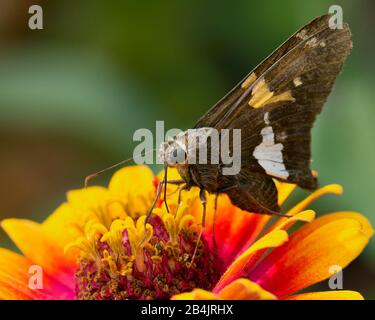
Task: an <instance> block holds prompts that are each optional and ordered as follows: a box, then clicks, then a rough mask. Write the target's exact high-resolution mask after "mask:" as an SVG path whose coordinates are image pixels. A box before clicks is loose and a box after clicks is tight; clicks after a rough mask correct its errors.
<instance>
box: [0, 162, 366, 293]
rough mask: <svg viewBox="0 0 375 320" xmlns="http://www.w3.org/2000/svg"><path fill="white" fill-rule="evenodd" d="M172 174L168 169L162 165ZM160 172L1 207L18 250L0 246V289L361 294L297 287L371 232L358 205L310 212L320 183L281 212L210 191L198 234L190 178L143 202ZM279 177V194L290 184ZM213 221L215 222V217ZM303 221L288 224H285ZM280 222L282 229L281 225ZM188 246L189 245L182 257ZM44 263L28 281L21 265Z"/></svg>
mask: <svg viewBox="0 0 375 320" xmlns="http://www.w3.org/2000/svg"><path fill="white" fill-rule="evenodd" d="M168 177H169V178H170V179H175V178H178V176H177V172H176V171H175V170H170V171H169V174H168ZM161 179H162V176H158V177H154V176H153V174H152V172H151V170H150V169H149V168H148V167H146V166H132V167H126V168H124V169H121V170H119V171H117V172H116V173H115V174H114V176H113V177H112V179H111V181H110V183H109V186H108V188H104V187H97V186H94V187H88V188H86V189H79V190H73V191H70V192H68V195H67V202H65V203H63V204H62V205H61V206H60V207H58V208H57V209H56V210H55V212H53V213H52V214H51V215H50V216H49V217H48V218H47V219H46V220H45V221H44V222H43V223H41V224H39V223H35V222H32V221H29V220H20V219H6V220H4V221H2V223H1V225H2V227H3V228H4V230H5V231H6V232H7V233H8V235H9V236H10V238H11V239H12V240H13V241H14V242H15V244H16V245H17V246H18V248H19V249H20V250H21V252H22V253H23V255H20V254H17V253H14V252H12V251H10V250H7V249H4V248H2V249H0V298H2V299H75V298H76V299H157V298H159V299H160V298H161V299H167V298H173V299H361V298H362V296H361V294H359V293H358V292H354V291H346V290H339V291H336V290H331V291H326V292H313V293H299V292H300V291H301V290H303V289H305V288H308V287H309V286H311V285H313V284H315V283H317V282H320V281H322V280H325V279H327V278H329V277H330V276H331V273H330V267H331V266H335V265H338V266H340V267H341V268H344V267H346V266H347V265H348V264H349V263H350V262H351V261H352V260H354V259H355V258H356V257H357V256H358V255H359V254H360V253H361V252H362V250H363V249H364V247H365V246H366V244H367V243H368V241H369V239H370V238H371V236H372V235H373V229H372V227H371V225H370V223H369V222H368V220H367V219H366V218H365V217H364V216H362V215H361V214H359V213H355V212H337V213H331V214H327V215H324V216H322V217H319V218H317V219H315V213H314V212H313V211H312V210H305V209H306V208H307V207H308V205H309V204H310V203H311V202H312V201H313V200H315V199H317V198H318V197H320V196H322V195H324V194H341V192H342V189H341V187H340V186H338V185H328V186H326V187H323V188H321V189H319V190H317V191H315V192H313V193H312V194H310V195H309V196H308V197H307V198H306V199H305V200H303V201H302V202H300V203H298V204H297V205H296V206H294V207H293V208H292V209H291V210H289V212H288V215H289V216H290V217H288V218H286V217H285V218H284V217H283V218H278V219H276V221H274V222H273V223H272V220H273V219H274V218H273V217H271V216H268V215H261V214H254V213H248V212H245V211H242V210H240V209H239V208H236V207H235V206H233V205H232V204H231V202H230V200H229V199H228V197H227V196H226V195H220V196H219V197H218V202H217V210H216V212H215V210H214V207H215V196H213V195H209V197H208V202H207V217H206V223H205V227H204V229H203V230H202V231H203V236H202V238H201V239H200V240H199V238H198V234H199V232H200V228H201V217H202V206H201V204H200V202H199V197H198V190H196V188H193V189H192V190H191V191H183V192H182V194H181V195H182V196H181V202H180V203H179V202H178V189H177V188H178V187H177V186H173V185H168V187H167V202H168V207H169V209H170V210H169V212H168V211H167V209H166V207H165V205H164V204H163V199H161V200H159V202H158V203H157V205H156V208H155V209H154V211H153V214H152V216H151V218H150V220H149V221H148V223H147V224H145V223H144V222H145V218H146V213H147V211H148V209H149V208H150V206H151V204H152V202H153V199H154V197H155V191H156V186H157V184H158V183H159V181H160V180H161ZM276 183H277V188H278V191H279V204H280V205H281V204H282V203H283V202H284V201H285V200H286V199H287V198H288V196H289V195H290V194H291V193H292V192H293V190H294V189H295V187H296V186H295V185H293V184H287V183H280V182H276ZM214 222H215V223H214ZM297 222H303V223H305V224H304V225H303V226H302V227H301V228H299V229H298V230H297V231H294V232H290V228H291V227H292V226H293V225H294V224H295V223H297ZM287 231H289V232H290V235H288V233H287ZM196 246H197V251H196V256H195V257H194V259H192V256H193V252H194V250H195V247H196ZM34 265H38V266H41V267H42V270H43V278H42V279H43V288H42V289H32V286H31V287H30V286H29V282H30V278H31V276H32V275H33V274H32V273H31V272H30V267H31V266H34Z"/></svg>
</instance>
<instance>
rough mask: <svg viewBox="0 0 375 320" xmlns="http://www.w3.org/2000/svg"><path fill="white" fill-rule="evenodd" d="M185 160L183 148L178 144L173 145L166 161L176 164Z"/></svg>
mask: <svg viewBox="0 0 375 320" xmlns="http://www.w3.org/2000/svg"><path fill="white" fill-rule="evenodd" d="M185 160H186V152H185V150H184V149H183V148H181V147H180V146H178V145H174V146H173V150H172V152H171V153H170V159H169V161H168V162H169V163H170V164H178V163H183V162H185Z"/></svg>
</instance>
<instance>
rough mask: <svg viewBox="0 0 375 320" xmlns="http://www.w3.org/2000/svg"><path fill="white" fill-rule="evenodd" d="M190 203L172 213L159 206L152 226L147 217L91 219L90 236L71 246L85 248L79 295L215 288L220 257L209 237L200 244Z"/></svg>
mask: <svg viewBox="0 0 375 320" xmlns="http://www.w3.org/2000/svg"><path fill="white" fill-rule="evenodd" d="M189 205H190V204H189V203H181V204H180V205H179V206H176V207H175V208H174V210H173V211H171V212H170V213H168V212H167V211H166V210H165V209H164V208H156V209H155V210H154V212H153V215H152V216H151V218H150V220H149V223H147V224H145V218H146V216H145V215H141V216H140V217H138V218H133V217H130V216H127V217H125V218H121V219H115V220H113V221H112V223H111V225H110V228H106V227H105V226H104V225H102V224H100V223H97V222H92V223H89V224H88V226H87V227H86V229H85V236H83V237H81V238H80V239H78V240H77V241H75V242H74V243H72V244H70V245H69V246H68V247H67V248H66V249H67V250H69V249H70V248H72V247H78V248H79V249H80V257H79V263H80V267H79V270H78V271H77V273H76V295H77V298H78V299H104V300H106V299H167V298H170V297H171V296H172V295H174V294H177V293H181V292H185V291H189V290H192V289H193V288H195V287H200V288H205V289H207V290H210V289H212V284H214V283H215V282H216V280H217V278H218V274H219V272H218V267H217V266H216V264H217V260H216V259H215V257H214V255H213V253H212V251H210V250H209V249H208V245H207V244H206V243H205V241H204V240H199V242H198V234H197V231H196V230H197V229H196V226H195V225H194V217H193V216H192V215H190V214H188V212H189ZM197 242H198V243H197ZM196 245H197V246H198V247H197V248H198V249H197V254H196V256H195V259H194V261H193V264H192V265H190V262H191V259H192V256H193V253H194V249H195V247H196Z"/></svg>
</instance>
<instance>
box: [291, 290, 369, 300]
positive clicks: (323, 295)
mask: <svg viewBox="0 0 375 320" xmlns="http://www.w3.org/2000/svg"><path fill="white" fill-rule="evenodd" d="M286 299H287V300H364V298H363V296H362V295H361V294H360V293H359V292H357V291H350V290H331V291H321V292H309V293H301V294H296V295H294V296H290V297H287V298H286Z"/></svg>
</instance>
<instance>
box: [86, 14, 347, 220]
mask: <svg viewBox="0 0 375 320" xmlns="http://www.w3.org/2000/svg"><path fill="white" fill-rule="evenodd" d="M330 17H331V15H324V16H321V17H318V18H316V19H315V20H313V21H312V22H310V23H309V24H308V25H306V26H305V27H303V28H302V29H300V30H299V31H297V32H296V33H295V34H294V35H293V36H291V37H290V38H289V39H288V40H287V41H286V42H285V43H284V44H282V45H281V46H280V47H279V48H278V49H277V50H275V51H274V52H273V53H272V54H271V55H270V56H269V57H268V58H266V59H265V60H264V61H263V62H262V63H261V64H260V65H258V66H257V67H256V68H255V69H254V70H253V71H251V72H250V73H249V74H248V75H247V76H246V77H245V78H244V79H243V80H242V81H240V82H239V83H238V84H237V85H236V86H235V87H234V88H233V89H232V90H231V91H230V92H229V93H228V94H227V95H226V96H225V97H224V98H222V99H221V100H220V101H219V102H218V103H216V104H215V105H214V106H213V107H212V108H211V109H210V110H209V111H208V112H207V113H206V114H205V115H204V116H203V117H202V118H201V119H199V121H198V123H197V124H196V125H195V127H194V130H193V134H192V135H191V134H190V135H189V134H188V131H187V132H183V133H181V134H179V135H178V136H176V137H175V138H174V139H172V140H169V141H167V142H165V143H163V145H162V147H161V149H160V151H159V156H160V158H161V159H162V160H163V162H164V165H165V177H164V181H162V182H161V183H160V184H159V187H158V190H157V197H156V199H155V201H154V204H153V205H152V207H151V209H150V211H149V213H148V218H149V216H150V215H151V213H152V210H153V208H154V206H155V204H156V203H157V201H158V199H159V197H160V194H161V192H162V189H163V185H166V184H167V183H172V184H177V185H182V187H181V188H180V192H181V190H184V189H185V190H186V189H189V188H191V187H193V186H196V187H198V188H200V190H201V191H200V198H201V201H202V203H203V207H204V211H203V222H202V223H204V215H205V203H206V191H207V192H209V193H213V194H216V195H217V194H220V193H225V194H227V195H228V196H229V198H230V199H231V201H232V203H233V204H234V205H236V206H237V207H239V208H241V209H243V210H246V211H249V212H256V213H264V214H277V215H280V208H279V206H278V202H277V190H276V186H275V183H274V181H273V179H277V180H280V181H285V182H290V183H295V184H297V185H299V186H300V187H302V188H305V189H308V190H314V189H316V188H317V186H318V183H317V179H316V177H314V175H313V174H312V172H311V169H310V161H311V150H310V140H311V133H310V131H311V128H312V126H313V123H314V120H315V118H316V116H317V115H318V114H319V113H320V111H321V110H322V107H323V104H324V102H325V101H326V99H327V97H328V95H329V93H330V92H331V89H332V86H333V83H334V81H335V79H336V77H337V75H338V74H339V72H340V70H341V68H342V66H343V63H344V61H345V59H346V57H347V55H348V53H349V51H350V48H351V47H352V41H351V33H350V30H349V27H348V25H347V24H343V26H342V28H341V29H332V28H330V25H329V20H330ZM223 129H227V130H229V132H230V131H235V130H236V129H237V130H240V132H241V141H240V144H241V148H240V154H239V155H235V154H233V151H234V147H235V146H234V145H233V143H232V144H231V145H230V148H229V153H231V154H232V156H234V157H235V156H239V157H240V159H241V166H240V170H239V171H238V172H237V173H236V174H234V175H226V174H223V169H224V168H225V167H226V164H225V163H223V162H222V161H219V162H218V163H212V161H211V162H210V160H212V154H210V150H211V151H212V150H215V146H212V141H211V140H210V138H212V137H211V136H210V135H211V133H212V132H221V130H223ZM196 137H198V138H199V137H205V138H207V140H206V143H203V146H204V147H207V148H206V149H207V150H208V152H209V154H208V155H207V158H208V162H207V163H202V162H201V161H199V159H198V161H196V162H194V163H191V162H189V161H188V159H189V155H188V150H190V149H191V146H190V147H189V146H188V143H189V141H190V139H191V138H196ZM224 138H228V137H226V136H224V135H223V134H221V133H220V135H219V140H223V139H224ZM227 140H228V141H229V140H230V139H227ZM219 142H221V141H219ZM200 146H202V143H201V144H199V143H198V144H196V148H197V149H199V147H200ZM212 147H213V148H212ZM189 148H190V149H189ZM195 151H197V153H199V151H200V150H195ZM124 162H125V161H123V162H121V163H120V164H123V163H124ZM113 167H114V166H112V167H110V168H113ZM168 167H176V168H177V169H178V171H179V173H180V175H181V177H182V180H177V181H168V180H167V169H168ZM103 171H104V170H102V171H100V172H98V173H101V172H103ZM98 173H96V174H94V175H91V176H89V177H88V178H87V179H86V183H87V181H88V179H90V178H92V177H93V176H95V175H97V174H98ZM166 189H167V188H164V192H166ZM164 201H165V204H166V207H167V210H168V205H167V203H166V194H164ZM148 218H147V219H146V220H145V223H146V222H147V221H148Z"/></svg>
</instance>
